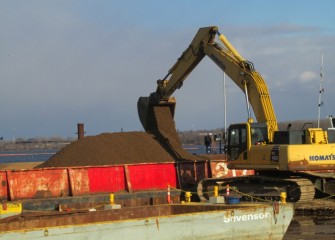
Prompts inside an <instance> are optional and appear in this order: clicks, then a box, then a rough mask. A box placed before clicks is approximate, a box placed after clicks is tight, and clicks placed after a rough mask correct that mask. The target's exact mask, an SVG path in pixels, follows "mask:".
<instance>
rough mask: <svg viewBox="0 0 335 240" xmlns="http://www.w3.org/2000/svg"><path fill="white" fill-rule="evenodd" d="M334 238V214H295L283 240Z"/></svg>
mask: <svg viewBox="0 0 335 240" xmlns="http://www.w3.org/2000/svg"><path fill="white" fill-rule="evenodd" d="M300 239H301V240H312V239H313V240H314V239H317V240H321V239H327V240H328V239H335V216H333V217H325V216H295V217H294V218H293V220H292V222H291V224H290V226H289V228H288V230H287V232H286V234H285V236H284V240H300Z"/></svg>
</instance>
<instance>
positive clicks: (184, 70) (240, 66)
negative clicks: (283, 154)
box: [137, 26, 278, 140]
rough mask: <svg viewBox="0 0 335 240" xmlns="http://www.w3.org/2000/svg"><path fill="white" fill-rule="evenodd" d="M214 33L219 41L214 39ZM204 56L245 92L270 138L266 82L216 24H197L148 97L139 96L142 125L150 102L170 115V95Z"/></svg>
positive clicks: (271, 124) (271, 115)
mask: <svg viewBox="0 0 335 240" xmlns="http://www.w3.org/2000/svg"><path fill="white" fill-rule="evenodd" d="M216 36H218V39H219V40H220V41H221V43H217V42H216V41H215V40H216ZM205 56H208V57H209V58H210V59H211V60H213V62H214V63H216V65H217V66H218V67H220V68H221V69H222V70H223V71H224V72H225V73H226V74H227V75H228V76H229V77H230V78H231V79H232V80H233V81H234V82H235V84H236V85H237V86H238V87H240V88H241V89H242V91H244V92H245V93H246V95H247V96H248V101H249V102H250V104H251V106H252V108H253V111H254V114H255V117H256V119H257V121H258V122H263V123H267V125H268V127H269V138H270V140H271V139H272V136H273V132H274V131H276V130H277V129H278V126H277V121H276V117H275V113H274V109H273V106H272V102H271V99H270V94H269V91H268V89H267V86H266V84H265V82H264V80H263V78H262V77H261V75H260V74H259V73H257V72H256V71H255V70H254V67H253V64H252V63H251V62H248V61H246V60H245V59H244V58H243V57H241V55H240V54H239V53H238V52H237V51H236V49H235V48H234V47H233V46H232V45H231V44H230V43H229V41H228V40H227V39H226V37H225V36H224V35H222V34H220V33H219V31H218V27H216V26H210V27H204V28H200V29H199V30H198V33H197V34H196V35H195V37H194V39H193V40H192V42H191V44H190V45H189V46H188V47H187V48H186V50H185V51H184V52H183V53H182V55H181V56H180V57H179V58H178V60H177V62H176V63H175V64H174V65H173V66H172V67H171V68H170V70H169V71H168V74H167V75H166V76H165V77H164V78H163V79H160V80H158V81H157V88H156V91H155V92H153V93H151V94H150V96H149V97H140V98H139V100H138V103H137V107H138V114H139V118H140V121H141V123H142V125H143V127H144V129H145V130H147V129H148V126H147V124H148V118H149V116H148V114H149V113H150V112H151V111H150V108H151V107H152V106H159V105H169V106H170V109H171V113H172V115H174V109H175V103H176V101H175V99H174V98H171V95H172V94H173V93H174V91H175V90H176V89H179V88H180V87H181V86H182V85H183V82H184V80H185V79H186V78H187V76H188V75H189V74H190V73H191V72H192V70H193V69H194V68H195V67H196V66H197V65H198V64H199V63H200V62H201V60H202V59H203V58H204V57H205ZM246 91H247V92H246ZM150 117H153V116H150Z"/></svg>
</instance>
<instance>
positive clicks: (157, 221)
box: [156, 218, 159, 230]
mask: <svg viewBox="0 0 335 240" xmlns="http://www.w3.org/2000/svg"><path fill="white" fill-rule="evenodd" d="M156 226H157V229H158V230H159V219H158V218H156Z"/></svg>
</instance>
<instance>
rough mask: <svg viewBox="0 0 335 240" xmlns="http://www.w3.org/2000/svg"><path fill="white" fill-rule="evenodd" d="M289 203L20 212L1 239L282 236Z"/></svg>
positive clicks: (2, 225)
mask: <svg viewBox="0 0 335 240" xmlns="http://www.w3.org/2000/svg"><path fill="white" fill-rule="evenodd" d="M293 214H294V209H293V206H292V205H290V204H279V205H278V206H277V208H274V206H273V205H269V204H237V205H226V204H192V203H191V204H172V205H154V206H141V207H129V208H122V209H112V210H103V211H94V212H89V211H75V212H44V213H37V212H34V213H22V214H20V215H17V216H12V217H7V218H5V219H0V232H1V233H0V238H1V239H54V240H58V239H62V240H64V237H66V238H67V239H88V240H90V239H92V240H96V239H118V240H121V239H150V240H151V239H174V240H177V239H282V238H283V236H284V234H285V232H286V230H287V228H288V226H289V224H290V222H291V220H292V218H293Z"/></svg>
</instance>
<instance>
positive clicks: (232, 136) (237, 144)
mask: <svg viewBox="0 0 335 240" xmlns="http://www.w3.org/2000/svg"><path fill="white" fill-rule="evenodd" d="M246 150H247V130H246V125H245V124H236V125H233V126H230V128H229V132H228V149H227V152H228V155H229V156H230V160H236V159H238V158H239V156H240V155H241V154H242V153H244V152H246ZM246 157H247V156H244V157H243V158H244V159H246Z"/></svg>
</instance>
